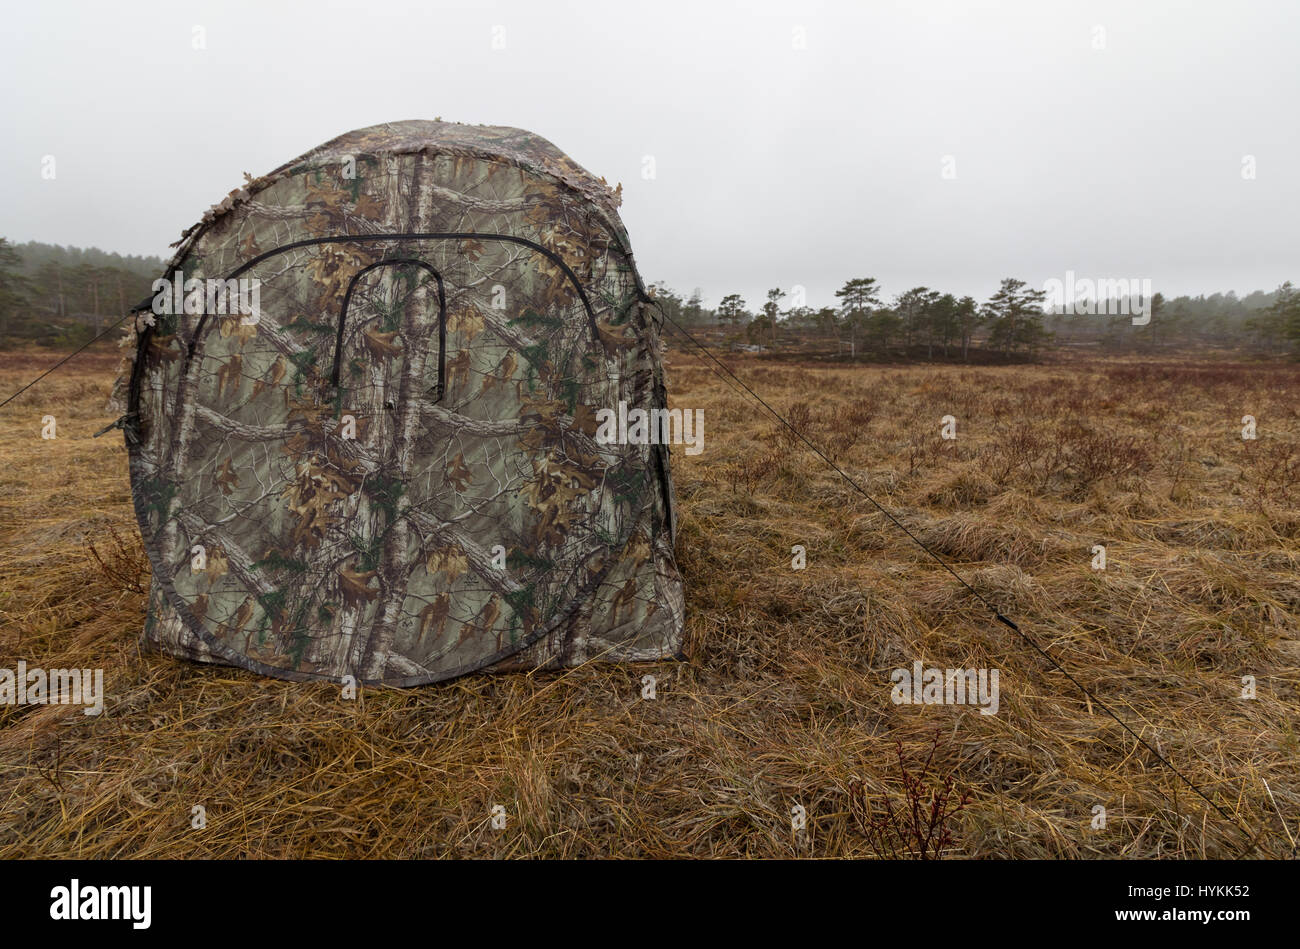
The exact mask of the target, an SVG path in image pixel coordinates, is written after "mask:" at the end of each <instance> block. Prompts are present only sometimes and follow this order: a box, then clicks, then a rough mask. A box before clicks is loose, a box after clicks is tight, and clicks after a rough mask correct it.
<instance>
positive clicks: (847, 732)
mask: <svg viewBox="0 0 1300 949" xmlns="http://www.w3.org/2000/svg"><path fill="white" fill-rule="evenodd" d="M55 358H57V354H49V353H24V354H0V394H3V395H8V394H9V393H11V392H12V391H13V390H15V389H17V388H18V387H19V386H20V385H21V384H22V383H24V382H26V381H28V380H29V379H31V378H32V377H34V376H35V375H36V374H37V373H38V372H40V371H41V370H42V369H44V368H45V367H46V366H48V365H49V364H50V363H51V362H53V361H54V359H55ZM725 359H726V361H727V362H728V364H729V365H731V366H732V367H733V368H734V370H735V371H736V373H737V374H738V375H739V376H741V377H742V378H744V379H745V380H746V381H747V382H748V383H749V384H750V385H752V386H753V387H754V388H755V389H756V391H758V392H759V393H760V394H762V395H763V396H764V398H766V399H767V400H768V401H769V402H770V403H772V404H773V405H774V406H775V407H777V408H778V409H780V410H781V411H782V412H784V413H786V414H787V415H788V417H789V418H790V419H791V420H792V421H793V422H794V423H795V424H797V425H798V426H800V427H801V428H802V429H803V430H805V431H806V432H807V434H808V437H809V438H810V439H811V440H812V441H813V442H815V443H816V444H818V445H819V446H823V447H824V450H825V451H826V452H827V454H828V455H831V456H832V457H833V458H834V459H835V461H836V463H837V464H839V465H840V466H842V467H843V468H844V469H845V470H846V471H848V472H849V473H850V474H852V475H853V476H854V477H855V478H857V479H859V481H860V483H862V484H863V486H864V487H866V488H867V489H868V490H869V491H871V492H872V493H873V495H874V496H875V497H876V498H877V499H878V500H879V501H880V502H881V503H882V504H884V505H885V506H886V507H888V508H889V509H890V510H893V511H896V512H899V516H900V518H901V519H902V520H903V522H904V523H905V524H907V525H908V527H909V528H910V529H911V530H913V531H914V532H915V533H916V534H917V536H918V537H920V538H921V539H922V540H924V541H925V542H926V543H927V544H929V545H930V546H931V547H932V548H933V549H934V550H935V551H937V552H938V553H939V554H941V555H942V556H944V557H945V558H946V559H948V560H949V561H950V562H951V563H952V564H953V565H954V567H955V568H956V569H957V570H958V571H959V572H960V573H961V574H962V575H963V576H964V577H966V578H967V579H968V580H969V581H970V582H971V583H972V584H973V585H974V586H975V588H976V589H978V590H979V591H980V592H981V593H982V594H984V595H985V596H987V597H988V598H989V599H990V600H992V601H994V602H996V603H998V604H1000V605H1001V607H1002V609H1003V611H1004V612H1006V613H1007V614H1008V615H1010V616H1011V617H1013V618H1014V619H1015V620H1016V621H1017V622H1018V623H1019V624H1020V626H1021V628H1022V629H1024V630H1025V631H1026V632H1027V633H1028V634H1029V635H1031V636H1033V637H1034V638H1035V640H1036V641H1037V642H1038V643H1039V644H1041V645H1042V646H1043V647H1044V648H1046V649H1049V650H1050V651H1051V652H1052V653H1053V654H1054V655H1055V656H1056V657H1058V658H1059V659H1060V661H1061V662H1062V663H1063V664H1064V665H1065V666H1066V668H1067V669H1069V670H1070V672H1071V673H1072V674H1073V675H1074V676H1075V677H1076V678H1077V679H1078V680H1079V682H1081V683H1082V684H1083V685H1085V686H1086V687H1087V688H1088V689H1090V690H1091V691H1092V692H1093V693H1094V694H1095V695H1096V696H1098V697H1099V698H1100V699H1101V700H1102V701H1103V702H1105V703H1107V705H1109V706H1110V707H1111V708H1112V709H1114V710H1115V711H1117V712H1118V713H1119V714H1120V715H1122V716H1123V717H1124V718H1125V720H1126V721H1127V722H1129V723H1130V724H1131V725H1132V727H1133V728H1134V729H1135V730H1137V731H1138V732H1139V733H1140V734H1141V735H1142V736H1143V737H1144V738H1145V739H1146V740H1147V741H1149V742H1150V743H1151V744H1152V745H1153V746H1156V747H1158V748H1159V749H1160V750H1161V752H1162V753H1163V754H1164V755H1165V756H1167V757H1168V758H1169V759H1171V760H1172V761H1173V762H1174V763H1175V764H1176V765H1177V766H1178V767H1179V768H1180V769H1181V770H1182V771H1183V772H1184V773H1185V774H1186V775H1187V776H1188V777H1189V778H1191V779H1192V780H1193V781H1194V782H1196V783H1197V784H1198V785H1199V786H1200V787H1201V788H1202V789H1203V790H1204V791H1205V792H1206V793H1207V794H1208V795H1209V796H1210V797H1211V798H1212V799H1213V800H1214V801H1215V802H1216V803H1217V804H1218V805H1219V806H1220V807H1222V808H1223V810H1225V811H1227V812H1228V813H1230V814H1232V815H1233V816H1234V817H1235V819H1236V820H1237V821H1239V822H1240V825H1241V826H1244V827H1245V828H1246V830H1247V832H1243V831H1242V830H1241V829H1240V828H1239V826H1238V825H1237V824H1235V823H1233V822H1232V821H1229V820H1226V819H1225V818H1224V817H1223V816H1221V815H1220V814H1219V813H1218V812H1216V811H1215V810H1213V809H1212V808H1210V807H1209V806H1208V805H1207V804H1206V803H1205V802H1204V801H1202V800H1201V799H1200V798H1198V797H1197V796H1196V795H1195V794H1194V793H1193V792H1191V791H1190V790H1189V789H1188V788H1187V786H1186V785H1183V784H1181V783H1180V782H1179V781H1178V779H1177V778H1176V777H1175V776H1174V775H1173V774H1172V773H1171V772H1170V771H1169V770H1168V769H1166V768H1165V767H1164V766H1163V765H1161V764H1160V762H1159V761H1158V760H1156V758H1155V757H1154V756H1153V755H1151V754H1150V753H1149V752H1147V751H1146V750H1145V749H1143V748H1142V746H1141V745H1140V744H1138V743H1137V742H1135V741H1134V740H1133V739H1132V738H1131V737H1130V736H1129V735H1127V734H1126V733H1125V732H1124V731H1123V730H1122V729H1121V728H1120V727H1119V726H1118V725H1117V724H1116V723H1115V722H1114V721H1113V720H1112V719H1110V718H1109V717H1107V716H1106V715H1105V714H1104V713H1103V712H1102V711H1101V709H1099V708H1097V707H1095V706H1094V705H1093V704H1092V703H1090V702H1088V701H1087V700H1085V699H1084V697H1083V696H1082V695H1081V694H1080V693H1079V692H1078V691H1077V690H1076V689H1075V688H1074V686H1073V685H1072V684H1071V683H1070V682H1069V681H1068V680H1067V679H1066V678H1065V677H1063V676H1062V675H1061V674H1060V673H1059V672H1057V671H1055V670H1054V669H1052V667H1051V666H1050V665H1049V664H1048V663H1047V662H1046V661H1045V660H1044V659H1043V658H1042V657H1041V656H1040V655H1038V654H1037V653H1035V652H1034V651H1033V650H1032V649H1031V648H1029V647H1028V646H1027V645H1026V644H1025V643H1023V642H1022V641H1021V640H1019V639H1018V638H1017V637H1016V635H1015V634H1014V633H1013V632H1012V631H1011V630H1010V629H1008V628H1006V627H1004V626H1000V625H998V624H996V623H994V622H993V621H992V619H991V617H990V616H989V614H988V611H987V609H986V608H984V607H983V606H982V605H981V604H980V603H979V601H978V600H977V599H975V598H974V597H972V596H971V595H970V594H969V592H967V591H965V590H963V588H962V587H961V586H960V585H959V584H958V583H957V582H956V581H954V580H953V579H952V577H951V576H949V575H948V574H946V573H945V572H944V571H943V570H942V568H940V567H939V566H938V565H937V564H935V563H934V562H933V561H932V560H929V559H928V558H927V557H926V556H925V555H924V554H923V553H922V552H921V551H920V550H918V549H917V548H916V547H915V545H913V544H912V542H911V541H909V540H908V539H907V537H906V536H904V535H903V534H902V533H901V532H900V531H898V530H897V528H895V527H894V526H893V525H891V524H890V523H889V522H888V521H887V519H886V518H885V517H884V516H883V515H881V514H880V513H879V512H877V511H876V510H875V509H874V508H873V507H872V506H871V504H870V503H868V502H867V501H866V500H865V499H863V498H862V497H861V496H860V495H858V494H857V493H855V492H854V491H853V490H852V489H851V488H850V487H849V486H847V485H846V484H844V483H843V481H841V480H840V479H839V477H838V476H836V475H835V474H834V473H833V472H830V471H828V470H826V468H825V466H824V465H823V464H822V463H821V462H820V461H819V460H818V459H817V458H816V457H815V456H814V455H813V454H812V453H811V452H809V451H807V450H805V449H803V448H802V447H801V446H799V445H798V444H794V443H792V440H791V439H790V438H788V437H786V435H785V434H783V432H782V431H781V429H780V427H779V426H778V425H777V424H776V423H774V422H773V421H772V420H771V419H770V418H766V417H764V415H763V413H762V412H761V411H759V410H757V409H756V408H755V407H754V406H753V405H752V404H750V403H749V402H748V401H746V400H745V399H744V398H743V397H742V396H740V395H739V394H737V392H735V391H733V390H732V389H730V388H728V386H727V385H725V384H724V383H723V382H722V381H721V380H720V379H719V378H718V377H717V376H715V375H714V374H713V373H712V372H710V371H709V370H708V369H707V368H705V366H704V365H703V364H702V363H701V362H700V361H699V360H698V359H696V358H695V357H694V356H692V355H690V354H689V353H687V352H684V351H679V350H674V351H673V352H672V353H671V354H670V356H669V360H668V363H669V366H668V369H669V391H670V393H671V395H672V397H673V402H674V403H675V404H676V405H678V406H683V407H691V408H697V407H698V408H703V409H704V420H705V430H704V434H705V443H704V444H705V450H704V452H703V454H701V455H698V456H695V457H688V456H686V455H685V454H684V453H683V452H682V451H680V450H678V451H676V452H674V456H673V475H674V478H675V480H676V486H677V494H678V503H679V511H680V517H681V524H680V534H679V537H678V558H679V564H680V566H681V569H682V572H683V574H684V576H685V578H686V583H687V610H688V623H689V629H688V632H689V645H688V649H689V655H690V658H689V660H688V661H686V662H681V663H661V664H652V665H647V666H615V665H605V664H590V665H588V666H584V667H580V668H577V669H572V670H569V671H566V672H563V673H546V674H536V675H532V676H529V675H513V676H498V677H483V676H473V677H469V678H465V679H461V680H457V681H455V682H451V683H448V684H445V685H441V686H430V687H425V688H418V689H413V690H407V691H399V690H389V689H366V690H364V691H363V693H362V695H361V697H360V699H359V700H356V701H348V700H345V699H342V698H341V697H340V694H339V688H338V687H337V686H334V685H329V684H299V683H291V682H283V681H278V680H271V679H266V678H261V677H259V676H256V675H253V674H251V673H247V672H243V671H237V670H231V669H225V668H208V667H201V666H196V665H192V664H187V663H185V662H181V661H177V660H173V659H170V658H164V657H160V656H156V655H150V654H141V652H140V650H139V648H138V647H137V644H136V637H137V634H138V632H139V630H140V627H141V623H142V620H143V616H142V612H141V611H142V608H143V604H144V595H143V591H144V590H145V589H146V586H147V579H148V568H147V565H146V563H145V560H144V557H143V554H142V551H141V549H140V547H139V540H138V534H137V532H136V529H135V523H134V518H133V514H132V511H131V505H130V486H129V482H128V479H127V467H126V453H125V449H124V448H123V445H122V438H121V434H120V433H119V432H112V433H110V434H109V435H106V436H104V437H103V438H99V439H93V438H92V437H91V435H92V434H93V433H94V432H95V431H97V430H98V429H100V428H101V427H103V426H104V425H106V424H108V423H109V422H111V421H112V416H111V415H109V414H108V413H107V411H106V409H105V401H106V398H107V395H108V392H109V388H110V386H111V383H112V380H113V375H114V372H113V369H114V365H115V356H114V355H111V354H107V353H104V354H86V355H83V356H81V357H78V358H77V359H76V360H74V361H73V362H72V363H70V364H69V365H67V366H65V367H64V368H62V369H60V370H59V371H57V372H55V373H54V374H53V375H52V376H50V377H49V378H48V379H46V380H45V381H44V382H42V383H41V384H40V385H38V386H36V387H35V388H34V389H32V390H30V391H29V392H27V393H25V394H24V395H23V396H21V397H20V398H18V399H17V400H15V401H14V402H13V403H11V404H10V405H8V406H7V407H5V408H4V409H3V410H0V435H2V437H3V441H2V442H0V445H2V446H3V456H2V457H0V486H2V490H0V667H9V668H13V667H14V666H15V665H16V663H17V662H18V661H19V660H20V659H21V660H26V661H27V663H29V664H31V665H40V666H43V667H47V668H57V667H71V666H77V667H89V668H102V669H103V670H104V675H105V683H106V689H107V693H108V696H107V700H106V703H105V710H104V712H103V714H102V715H99V716H97V717H88V716H85V715H83V714H81V711H80V709H78V708H75V707H69V706H49V707H30V706H0V857H30V856H41V857H49V856H59V857H91V858H100V857H145V858H152V857H200V858H202V857H300V856H315V857H330V858H342V857H381V856H384V857H443V856H453V857H454V856H468V857H508V856H522V857H601V856H613V857H710V856H712V857H794V856H812V857H871V856H912V857H917V856H936V855H937V856H944V857H950V858H951V857H955V858H963V857H975V858H979V857H1071V858H1078V857H1116V856H1124V857H1141V858H1155V857H1174V858H1200V857H1232V856H1236V855H1250V856H1259V857H1268V856H1273V857H1286V856H1290V855H1292V854H1293V853H1294V843H1293V838H1294V837H1296V836H1298V835H1300V765H1298V764H1297V762H1298V761H1300V746H1298V742H1297V727H1298V721H1297V718H1298V716H1297V713H1298V712H1300V698H1298V692H1297V686H1298V684H1300V631H1298V630H1300V509H1298V508H1297V504H1296V502H1297V499H1298V498H1300V368H1297V367H1295V366H1294V365H1264V364H1249V363H1237V362H1233V361H1232V358H1231V357H1224V358H1223V359H1221V360H1207V359H1202V360H1200V361H1197V362H1190V361H1180V360H1177V359H1173V358H1167V359H1162V360H1159V361H1141V360H1132V359H1118V358H1117V359H1106V360H1095V361H1094V360H1086V359H1077V360H1075V361H1068V362H1060V363H1054V364H1050V365H1040V366H1032V367H1005V368H1002V367H996V368H987V367H982V368H963V367H952V366H905V367H889V366H884V367H866V366H863V367H856V368H829V367H826V366H814V365H811V364H810V365H800V364H795V363H784V364H782V363H780V362H776V361H770V360H760V359H758V358H755V357H732V356H727V357H725ZM47 414H50V415H54V416H55V417H56V419H57V422H58V426H59V428H58V438H57V439H56V440H53V441H48V440H42V439H41V438H40V434H39V432H40V422H41V417H42V416H43V415H47ZM1247 414H1249V415H1253V416H1254V417H1255V418H1256V419H1257V420H1258V438H1257V439H1256V440H1254V441H1246V440H1243V439H1242V437H1241V428H1242V417H1243V416H1244V415H1247ZM945 415H951V416H953V417H954V418H955V419H956V426H957V429H956V430H957V438H956V440H955V441H945V440H944V439H941V438H940V419H941V418H942V417H943V416H945ZM115 537H116V538H117V539H115ZM1096 544H1103V545H1105V546H1106V548H1107V565H1106V569H1105V570H1104V571H1099V570H1094V569H1092V566H1091V561H1092V558H1093V553H1092V549H1093V546H1094V545H1096ZM794 545H803V546H804V547H806V549H807V568H806V569H804V570H794V569H792V568H791V556H792V555H791V548H792V546H794ZM92 546H93V548H94V552H92ZM96 553H97V554H98V557H97V556H96ZM100 560H102V561H103V564H102V565H101V563H100ZM915 660H921V661H922V662H923V663H924V664H925V665H926V666H931V665H933V666H939V667H947V668H952V667H987V668H993V669H998V670H999V671H1000V692H1001V696H1000V709H999V711H998V714H996V715H981V714H979V711H978V709H977V708H975V707H972V706H966V707H960V706H942V705H936V706H919V705H896V704H894V703H893V702H892V701H891V699H890V692H891V681H890V674H891V672H892V671H893V670H894V669H895V668H911V666H912V663H913V662H914V661H915ZM647 674H652V675H654V676H655V677H656V678H657V687H656V695H655V698H653V699H645V698H642V687H641V679H642V676H644V675H647ZM1243 676H1254V677H1255V682H1256V688H1257V695H1256V697H1255V698H1254V699H1248V698H1243V697H1242V688H1243V683H1242V677H1243ZM927 762H928V763H927ZM195 805H202V806H203V807H204V808H205V810H206V815H207V825H206V827H205V828H203V829H194V828H192V826H191V813H192V808H193V807H194V806H195ZM495 805H500V806H502V807H504V809H505V812H506V815H507V823H506V827H505V829H504V830H495V829H493V827H492V823H491V814H492V809H493V807H494V806H495ZM1095 805H1102V806H1104V807H1105V808H1106V817H1107V820H1106V824H1105V827H1104V828H1099V829H1094V828H1093V826H1092V820H1093V808H1094V806H1095ZM796 806H801V807H802V808H803V809H804V813H806V821H807V822H806V826H805V827H804V828H803V829H801V830H795V829H793V828H792V819H791V811H792V808H795V807H796ZM913 806H915V807H916V808H917V811H916V814H917V815H918V819H919V822H920V824H921V825H922V826H921V828H920V829H918V828H916V827H914V826H913V821H912V815H913V811H912V808H913ZM932 806H933V807H935V808H937V809H938V811H939V814H938V816H937V817H936V818H935V819H934V820H933V821H932V820H930V818H929V814H930V810H931V807H932ZM1252 837H1253V840H1252Z"/></svg>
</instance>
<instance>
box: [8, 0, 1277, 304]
mask: <svg viewBox="0 0 1300 949" xmlns="http://www.w3.org/2000/svg"><path fill="white" fill-rule="evenodd" d="M5 20H6V22H5V29H4V30H3V31H2V32H0V75H2V76H3V82H4V89H3V106H0V108H2V109H3V124H2V125H0V129H3V132H2V133H0V134H3V135H4V141H5V147H4V148H3V149H0V236H5V237H8V238H9V239H10V240H14V241H25V240H39V241H47V242H51V243H59V244H71V245H76V246H97V247H101V248H103V249H105V250H114V251H119V252H122V253H137V254H158V255H163V256H166V255H167V253H168V251H167V245H168V244H170V243H171V242H172V241H174V240H176V239H177V238H178V237H179V235H180V232H181V231H182V230H183V229H184V228H186V227H187V226H189V225H190V224H192V223H194V222H195V221H196V220H197V219H198V218H199V217H200V215H201V214H202V212H203V210H204V209H205V208H207V207H208V206H209V205H211V204H213V203H214V202H216V201H218V200H220V198H222V197H223V196H224V195H225V194H226V193H227V192H228V191H230V190H231V189H232V188H234V187H235V186H237V185H239V184H240V183H241V182H242V180H243V179H242V173H243V172H244V171H248V172H250V173H253V174H262V173H265V172H267V171H269V170H271V169H272V168H274V167H275V166H277V165H279V164H280V163H282V162H284V161H286V160H288V159H290V158H293V157H295V156H296V155H299V154H301V153H302V152H304V151H306V150H308V149H309V148H311V147H313V146H315V145H317V144H319V143H321V142H324V141H326V140H328V139H330V138H333V137H334V136H335V135H338V134H340V133H342V132H345V131H348V130H350V129H354V128H360V127H363V126H367V125H374V124H376V123H378V122H384V121H392V120H401V119H414V118H434V117H436V116H441V117H442V118H444V119H448V120H455V121H462V122H470V123H487V124H493V125H513V126H518V127H521V128H526V129H529V130H531V131H533V132H536V133H538V134H540V135H543V136H545V137H546V138H549V139H550V140H551V141H553V142H554V143H555V144H556V145H558V146H559V147H560V148H561V149H562V150H564V151H565V152H567V153H568V154H569V155H570V156H572V157H573V158H574V159H575V160H576V161H577V162H579V163H580V164H582V165H584V166H585V167H586V168H588V169H589V170H591V171H592V172H593V173H595V174H596V175H603V176H604V177H605V178H607V179H608V180H609V181H610V183H611V184H614V183H615V182H622V184H623V195H624V204H623V209H622V213H623V219H624V221H625V223H626V224H627V227H628V230H629V233H630V235H631V238H632V246H633V248H634V249H635V251H636V255H637V259H638V261H639V262H640V268H641V271H642V275H643V276H644V278H645V279H646V280H647V281H655V280H664V281H666V282H667V283H668V284H669V285H671V286H673V287H675V288H678V289H680V290H682V291H689V290H690V289H691V288H693V287H700V288H702V289H703V291H704V294H705V298H706V301H708V302H709V303H710V304H712V303H716V301H717V300H718V298H719V297H721V296H722V295H723V294H726V293H730V292H740V293H743V294H744V295H745V297H746V299H747V301H748V302H749V303H750V305H751V306H755V305H757V304H758V303H759V302H760V301H761V299H762V297H763V295H764V292H765V291H766V290H767V288H769V287H775V286H780V287H783V288H786V289H789V288H791V287H793V286H796V285H798V286H803V287H805V288H807V302H808V304H809V305H811V306H821V305H826V304H829V303H833V302H834V299H833V296H832V294H833V292H834V290H835V289H836V288H837V287H839V286H840V285H841V284H842V283H843V282H844V280H845V279H847V278H849V277H855V276H874V277H876V278H878V279H879V280H880V282H881V283H882V285H883V288H884V291H885V293H886V295H887V296H891V297H892V296H893V295H894V294H896V293H899V292H902V291H904V290H906V289H908V288H909V287H912V286H916V285H922V284H923V285H927V286H931V287H936V288H942V289H945V290H952V291H955V292H958V293H970V294H973V295H975V296H977V297H980V298H983V297H986V296H987V295H988V294H989V293H990V292H991V291H992V290H993V289H994V288H996V286H997V283H998V280H999V279H1000V278H1001V277H1005V276H1016V277H1020V278H1021V279H1025V280H1028V281H1029V282H1030V283H1032V284H1033V285H1035V286H1042V284H1043V282H1044V281H1046V280H1048V279H1050V278H1053V277H1055V278H1058V279H1064V277H1065V272H1066V271H1067V270H1073V271H1074V272H1075V273H1076V275H1078V276H1080V277H1091V278H1098V277H1105V278H1119V277H1138V278H1143V277H1149V278H1150V279H1151V280H1152V281H1153V284H1154V288H1155V289H1156V290H1161V291H1163V292H1164V293H1165V294H1166V295H1175V294H1178V293H1201V292H1213V291H1216V290H1228V289H1234V290H1237V291H1238V292H1239V293H1244V292H1247V291H1249V290H1253V289H1272V288H1273V287H1275V286H1276V285H1277V284H1278V283H1280V282H1281V281H1283V280H1286V279H1292V280H1295V281H1297V282H1300V253H1298V251H1300V240H1298V239H1297V221H1298V220H1300V216H1298V215H1297V211H1298V210H1300V122H1297V119H1296V117H1297V114H1298V113H1300V4H1297V3H1294V2H1279V3H1263V2H1239V0H1234V2H1223V3H1209V2H1180V3H1174V2H1169V3H1163V2H1150V0H1142V2H1133V0H1125V2H1119V3H1097V2H1078V3H1062V2H1050V0H1037V2H1025V3H925V2H914V3H874V2H873V3H865V2H859V3H842V4H841V3H816V2H806V0H805V2H797V3H796V2H766V3H762V2H759V3H740V2H735V3H729V2H708V0H694V2H688V3H682V4H674V3H672V2H668V0H651V2H643V3H626V2H608V0H607V2H600V3H573V4H564V3H558V2H554V0H540V2H539V0H533V2H526V3H513V2H512V3H504V2H501V3H492V2H484V3H477V2H469V0H462V2H449V3H402V2H385V0H366V2H363V3H330V2H322V0H315V2H310V3H304V4H292V5H291V4H288V3H279V2H274V0H259V2H252V3H186V2H157V3H153V2H132V0H122V2H116V3H100V2H96V3H57V2H53V3H21V4H12V5H9V6H8V8H7V9H6V15H5ZM195 27H201V28H202V39H203V41H204V43H205V44H206V48H205V49H195V48H194V45H195V36H196V33H195ZM494 39H495V41H496V44H497V45H503V46H504V48H494ZM47 155H53V156H54V157H55V161H56V165H55V168H56V175H57V176H56V178H55V179H54V180H43V179H42V176H41V169H42V160H43V158H44V156H47ZM647 156H651V157H652V158H653V171H654V177H653V178H649V179H648V178H646V177H645V173H646V171H647V170H648V167H649V165H648V163H647ZM946 156H947V157H946ZM1246 156H1253V166H1254V174H1255V177H1254V178H1253V179H1251V178H1247V177H1244V176H1243V169H1245V170H1246V171H1247V172H1249V170H1250V162H1251V159H1248V158H1247V157H1246ZM945 171H946V172H947V173H948V176H947V177H945ZM954 172H955V177H953V176H952V175H953V173H954Z"/></svg>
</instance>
